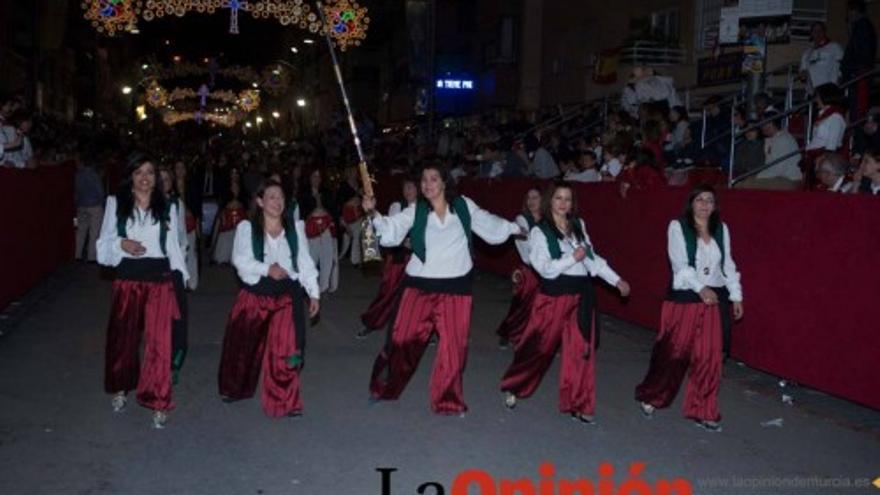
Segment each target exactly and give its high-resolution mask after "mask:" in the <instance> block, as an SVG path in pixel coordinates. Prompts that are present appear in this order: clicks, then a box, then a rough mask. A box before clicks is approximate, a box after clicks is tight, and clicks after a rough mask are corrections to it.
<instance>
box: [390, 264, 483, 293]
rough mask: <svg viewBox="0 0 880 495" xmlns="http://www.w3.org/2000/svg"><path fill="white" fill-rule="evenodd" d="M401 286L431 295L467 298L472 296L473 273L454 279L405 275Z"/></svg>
mask: <svg viewBox="0 0 880 495" xmlns="http://www.w3.org/2000/svg"><path fill="white" fill-rule="evenodd" d="M403 286H404V287H410V288H413V289H418V290H420V291H422V292H430V293H432V294H455V295H460V296H469V295H471V294H473V286H474V271H473V270H471V271H469V272H467V274H465V275H462V276H461V277H455V278H426V277H413V276H411V275H407V276H406V277H404V279H403Z"/></svg>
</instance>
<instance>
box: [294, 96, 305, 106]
mask: <svg viewBox="0 0 880 495" xmlns="http://www.w3.org/2000/svg"><path fill="white" fill-rule="evenodd" d="M296 106H298V107H304V106H306V100H305V99H303V98H299V99H297V100H296Z"/></svg>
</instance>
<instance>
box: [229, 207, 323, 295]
mask: <svg viewBox="0 0 880 495" xmlns="http://www.w3.org/2000/svg"><path fill="white" fill-rule="evenodd" d="M296 238H297V243H298V249H297V256H296V267H297V270H298V272H297V271H294V269H293V261H292V260H291V253H290V246H288V245H287V237H286V236H285V234H284V231H283V230H282V231H281V234H280V235H279V236H278V237H276V238H273V237H272V236H270V235H269V234H266V239H265V241H264V250H263V261H262V262H260V261H257V259H256V258H254V247H253V240H252V239H251V222H250V221H248V220H244V221H242V222H240V223H239V224H238V226H237V227H236V228H235V240H234V241H233V244H232V264H233V265H234V266H235V270H236V271H237V272H238V277H239V278H241V281H242V282H244V283H246V284H248V285H256V284H257V282H259V281H260V278H261V277H268V276H269V267H270V266H272V265H273V264H275V263H278V265H279V266H281V268H284V270H285V271H286V272H287V274H288V275H289V276H290V279H291V280H299V283H300V285H302V286H303V288H304V289H305V290H306V293H308V295H309V297H310V298H312V299H320V298H321V289H320V288H319V287H318V269H317V268H315V262H314V261H313V260H312V257H311V256H310V255H309V240H308V238H307V237H306V231H305V224H304V223H303V222H302V221H297V222H296Z"/></svg>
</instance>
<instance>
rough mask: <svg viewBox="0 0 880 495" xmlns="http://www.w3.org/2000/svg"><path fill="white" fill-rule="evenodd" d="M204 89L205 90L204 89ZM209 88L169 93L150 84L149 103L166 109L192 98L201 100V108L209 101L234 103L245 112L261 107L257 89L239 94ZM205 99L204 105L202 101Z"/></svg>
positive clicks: (176, 90) (157, 85)
mask: <svg viewBox="0 0 880 495" xmlns="http://www.w3.org/2000/svg"><path fill="white" fill-rule="evenodd" d="M203 88H204V89H203ZM206 90H207V86H204V85H203V86H202V87H200V88H199V89H192V88H174V89H173V90H171V91H169V90H167V89H165V88H163V87H162V86H161V85H160V84H159V83H158V82H157V81H153V82H152V83H150V86H148V87H147V91H146V93H147V98H146V100H147V103H148V104H149V105H150V106H151V107H153V108H165V107H167V106H168V105H170V104H172V103H174V102H177V101H180V100H186V99H190V98H193V99H195V98H199V106H200V107H201V108H204V107H205V104H206V103H207V100H217V101H222V102H224V103H232V104H234V105H237V106H238V107H239V108H241V109H242V110H243V111H245V112H251V111H253V110H256V109H257V108H259V107H260V91H259V90H256V89H245V90H243V91H239V92H238V93H236V92H234V91H229V90H221V91H206ZM203 98H204V100H205V101H204V103H203V101H202V99H203Z"/></svg>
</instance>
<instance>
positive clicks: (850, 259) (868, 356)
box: [460, 179, 880, 409]
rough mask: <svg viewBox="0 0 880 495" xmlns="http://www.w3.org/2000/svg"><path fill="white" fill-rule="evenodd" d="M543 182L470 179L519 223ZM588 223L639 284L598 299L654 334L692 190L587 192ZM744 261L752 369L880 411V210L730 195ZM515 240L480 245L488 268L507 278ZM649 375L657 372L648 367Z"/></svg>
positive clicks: (777, 195)
mask: <svg viewBox="0 0 880 495" xmlns="http://www.w3.org/2000/svg"><path fill="white" fill-rule="evenodd" d="M534 184H535V181H532V180H528V179H507V180H503V181H497V180H496V181H484V180H474V181H466V182H464V183H463V184H461V187H460V189H461V191H462V192H463V193H464V194H466V195H468V196H469V197H470V198H472V199H473V200H474V201H476V202H477V204H479V205H480V206H481V207H483V208H485V209H487V210H489V211H492V212H493V213H497V214H499V215H502V216H505V217H507V218H514V217H515V215H516V214H517V212H518V210H519V208H520V201H519V199H518V198H521V197H522V196H523V195H524V194H525V193H526V191H527V190H528V188H529V187H530V186H532V185H534ZM574 187H575V190H576V192H577V195H578V198H579V208H580V212H581V216H582V217H584V218H585V220H586V222H587V229H588V230H589V232H590V237H591V238H592V239H593V240H594V241H595V243H596V249H597V251H598V252H599V253H601V254H602V255H603V256H604V257H605V258H606V259H608V261H609V263H611V265H612V266H613V267H614V268H615V269H616V270H617V271H618V273H620V274H621V276H623V277H624V278H625V279H627V280H628V281H629V282H630V283H631V285H632V286H633V293H632V296H631V297H630V298H629V299H628V300H625V301H624V300H621V299H619V298H618V297H617V295H616V294H615V293H614V292H613V291H612V290H606V289H600V290H598V291H597V298H598V304H599V309H600V310H601V311H603V312H606V313H609V314H611V315H614V316H616V317H619V318H622V319H624V320H628V321H631V322H634V323H637V324H640V325H643V326H646V327H649V328H657V326H658V324H659V322H660V305H661V302H662V300H663V296H664V295H665V293H666V289H667V287H668V285H669V279H670V272H669V262H668V259H667V256H666V228H667V226H668V224H669V221H670V220H671V219H673V218H676V217H677V216H679V215H681V212H682V211H683V207H684V203H685V200H686V199H687V194H688V189H687V188H684V187H682V188H660V189H657V190H650V191H630V194H629V195H628V198H627V199H622V198H621V197H620V195H619V193H618V185H617V184H577V185H575V186H574ZM720 208H721V211H722V216H723V218H724V220H725V222H726V223H727V224H728V225H729V226H730V229H731V232H732V235H733V243H732V250H733V256H734V259H735V260H736V262H737V264H738V265H739V269H740V271H741V272H742V276H743V278H742V280H743V287H744V291H745V307H746V317H745V319H744V320H743V321H742V322H741V323H738V324H736V325H734V327H733V340H732V349H731V352H732V355H733V357H734V358H736V359H738V360H741V361H744V362H745V363H746V364H748V365H749V366H752V367H754V368H758V369H761V370H764V371H767V372H770V373H773V374H775V375H779V376H782V377H785V378H788V379H792V380H796V381H798V382H800V383H802V384H804V385H808V386H810V387H813V388H817V389H819V390H823V391H825V392H828V393H831V394H834V395H838V396H841V397H844V398H847V399H850V400H853V401H856V402H860V403H862V404H865V405H868V406H870V407H873V408H875V409H880V380H877V377H878V376H880V359H878V358H877V349H880V334H878V333H877V331H876V329H877V315H876V312H875V309H874V308H876V299H877V297H878V295H880V263H878V262H877V253H878V250H880V222H877V218H880V201H877V199H876V198H873V197H866V196H844V195H837V194H834V195H831V194H821V193H809V192H803V191H758V190H734V191H721V192H720ZM516 262H517V255H516V252H515V249H514V247H513V243H512V242H508V243H507V244H505V245H503V246H501V247H487V246H486V245H485V244H483V243H480V242H478V243H477V265H478V267H480V268H482V269H486V270H489V271H492V272H495V273H498V274H501V275H507V274H509V273H510V271H511V269H513V267H514V266H515V265H516ZM646 366H647V363H646Z"/></svg>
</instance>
